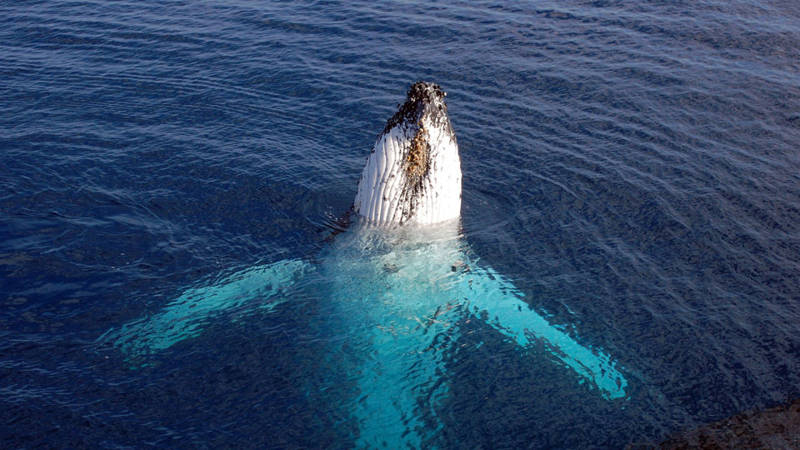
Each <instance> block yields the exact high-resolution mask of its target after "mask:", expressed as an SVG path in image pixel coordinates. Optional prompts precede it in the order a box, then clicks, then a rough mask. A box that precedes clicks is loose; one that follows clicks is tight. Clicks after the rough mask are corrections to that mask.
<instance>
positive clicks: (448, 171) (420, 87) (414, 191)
mask: <svg viewBox="0 0 800 450" xmlns="http://www.w3.org/2000/svg"><path fill="white" fill-rule="evenodd" d="M446 95H447V94H446V93H445V92H444V91H443V90H442V88H441V87H440V86H439V85H438V84H436V83H429V82H424V81H418V82H416V83H414V84H412V85H411V87H410V88H409V89H408V92H407V93H406V99H405V102H404V103H402V104H400V105H398V109H397V111H396V112H395V113H394V114H393V115H392V117H391V118H390V119H389V120H388V121H387V122H386V126H385V127H384V128H383V131H382V132H381V133H380V134H379V135H378V139H377V141H376V143H375V145H374V146H373V148H372V151H371V152H370V155H369V156H368V158H367V164H366V166H365V168H364V171H363V173H362V176H361V180H360V181H359V187H358V193H357V195H356V199H355V201H354V204H353V206H354V211H355V212H356V213H357V214H358V215H359V216H362V217H364V218H365V219H366V221H367V223H370V224H371V225H376V226H389V227H391V226H395V225H403V224H409V223H414V224H418V225H432V224H435V223H441V222H444V221H447V220H453V219H456V218H457V217H458V216H459V215H460V209H461V162H460V158H459V155H458V142H457V141H456V137H455V133H454V132H453V127H452V124H451V123H450V119H449V117H448V114H447V105H446V104H445V101H444V99H445V97H446Z"/></svg>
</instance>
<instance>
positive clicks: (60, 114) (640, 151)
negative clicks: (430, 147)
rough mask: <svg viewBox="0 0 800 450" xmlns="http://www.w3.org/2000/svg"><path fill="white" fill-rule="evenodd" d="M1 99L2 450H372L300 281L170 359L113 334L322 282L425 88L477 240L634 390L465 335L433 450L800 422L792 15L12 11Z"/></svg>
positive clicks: (796, 43)
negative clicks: (440, 107)
mask: <svg viewBox="0 0 800 450" xmlns="http://www.w3.org/2000/svg"><path fill="white" fill-rule="evenodd" d="M0 80H2V81H0V423H2V424H3V426H1V427H0V439H2V442H3V445H2V446H3V447H9V448H29V447H63V448H81V447H90V448H130V447H147V446H157V447H181V448H182V447H186V448H198V447H200V448H203V447H211V448H220V447H223V448H226V447H236V448H319V447H324V448H350V447H352V446H354V445H355V444H356V443H357V442H358V441H357V435H358V431H357V430H358V424H357V423H354V421H355V419H354V418H353V416H352V414H350V413H348V409H347V408H346V407H345V406H346V405H348V404H350V403H352V399H351V397H352V396H353V392H354V391H355V390H356V389H355V388H354V387H353V385H352V383H349V382H348V380H349V375H350V374H349V373H348V371H347V366H346V365H343V366H342V367H337V366H336V365H335V364H333V365H332V364H329V362H330V361H336V360H337V359H338V358H340V357H342V358H344V357H345V356H346V355H344V354H342V355H340V354H338V353H337V352H342V353H344V352H346V351H347V346H346V345H339V346H333V347H331V346H330V345H328V344H329V343H330V341H331V339H334V338H332V337H331V336H330V335H325V334H324V333H321V332H320V331H319V330H320V328H319V326H318V323H319V322H320V321H321V320H324V319H325V315H326V314H327V313H328V312H329V308H330V307H331V306H330V305H329V304H328V303H329V302H330V301H331V300H332V299H331V297H329V296H325V295H321V294H320V293H319V292H318V291H316V290H314V289H306V287H307V286H306V285H304V284H303V281H302V280H301V281H300V282H299V285H297V286H293V287H287V289H286V291H284V292H282V293H281V294H280V295H282V296H283V297H285V300H286V301H284V302H282V303H280V304H277V305H275V306H274V307H268V308H265V307H263V306H264V305H263V304H259V303H258V301H257V299H256V300H255V301H253V302H250V303H247V304H245V305H238V306H237V307H236V308H232V309H229V310H226V311H222V312H219V313H218V314H215V315H211V316H209V317H207V318H204V320H203V321H202V330H198V331H197V332H196V333H193V334H191V336H187V337H186V338H185V339H182V340H180V342H175V343H174V345H170V346H166V347H165V348H163V349H160V350H159V351H154V352H153V353H152V354H150V355H148V356H147V358H146V359H145V360H144V361H131V359H130V357H129V355H126V354H125V352H124V351H123V349H121V348H119V346H115V345H110V344H108V342H107V341H106V340H104V339H103V336H107V333H109V330H118V329H120V327H121V326H123V324H127V323H132V322H135V321H136V320H139V319H141V318H153V317H159V314H161V313H162V312H163V311H164V310H165V308H166V307H167V306H168V305H170V304H171V302H174V300H175V299H177V298H180V296H181V295H182V294H184V293H186V292H194V291H191V290H192V289H202V288H203V286H208V285H214V283H216V282H219V281H220V280H226V279H229V278H226V277H231V276H234V275H235V274H237V273H241V271H247V270H248V268H252V267H254V266H256V267H260V266H261V265H265V264H272V263H275V262H280V261H287V260H289V261H291V260H302V261H306V262H307V263H308V264H309V265H312V266H313V265H315V264H316V263H317V262H318V259H319V256H318V255H321V254H325V253H326V252H329V251H330V248H331V246H332V245H335V242H334V243H333V244H332V243H331V239H330V235H331V230H332V229H335V228H336V227H338V225H337V220H336V219H337V218H338V217H340V216H342V215H343V214H344V213H345V212H346V211H347V210H348V209H349V208H350V206H351V204H352V200H353V198H354V196H355V193H356V184H357V181H358V178H359V176H360V172H361V169H362V167H363V164H364V162H365V160H366V155H367V154H368V152H369V150H370V148H371V146H372V144H373V143H374V140H375V138H376V136H377V135H378V133H379V132H380V131H381V130H382V129H383V126H384V124H385V121H386V120H387V119H388V118H389V117H390V116H391V115H392V113H393V112H394V110H395V109H396V107H397V104H398V103H400V102H401V101H402V100H403V97H404V94H405V91H406V90H407V89H408V86H409V85H410V84H411V83H412V82H414V81H417V80H428V81H434V82H437V83H439V84H440V85H441V86H442V88H443V89H444V90H445V91H447V93H448V96H447V101H448V107H449V112H450V118H451V120H452V122H453V127H454V129H455V132H456V134H457V136H458V142H459V147H460V151H461V159H462V170H463V174H464V189H463V207H462V220H461V229H462V231H461V232H462V234H463V239H464V241H465V242H467V243H468V245H469V246H470V247H471V249H472V252H473V253H474V254H475V255H479V256H480V260H481V262H482V263H484V264H486V265H488V266H491V267H493V268H494V270H496V271H497V272H498V273H502V274H503V276H505V277H506V278H507V279H508V280H509V281H510V282H513V284H514V285H515V286H516V288H518V289H519V290H520V291H521V292H522V293H524V298H525V302H526V303H527V304H528V305H529V307H530V308H531V309H532V310H533V311H535V312H537V313H538V314H540V315H541V316H542V317H545V318H546V319H547V321H548V322H549V323H550V324H552V325H553V326H554V327H556V328H558V329H559V330H561V331H563V333H565V334H567V335H569V336H571V337H572V338H574V339H576V340H577V341H579V342H581V343H583V344H584V345H587V346H590V347H591V348H592V349H594V351H595V353H596V354H599V352H600V351H602V352H603V353H604V354H608V355H613V358H614V360H615V361H616V368H617V370H619V371H620V372H621V373H622V374H623V375H624V377H625V380H626V381H627V385H626V388H625V393H624V396H623V397H621V398H607V396H603V395H600V394H601V392H599V389H598V388H597V386H594V385H593V384H592V383H587V382H585V381H584V380H582V379H581V378H580V377H579V376H577V375H576V372H575V371H574V370H571V369H570V367H568V366H567V365H566V364H564V362H563V361H562V360H560V359H559V358H557V357H556V356H554V354H553V352H551V351H547V349H545V348H544V347H545V345H544V344H542V343H538V344H537V343H536V342H534V343H532V344H531V345H528V346H526V347H525V348H522V349H521V348H519V347H518V346H515V345H513V343H510V342H509V340H508V339H507V338H506V337H504V336H503V335H502V334H501V333H498V332H497V330H495V329H494V328H492V327H490V326H486V324H485V323H482V322H480V321H469V320H462V321H461V322H459V323H458V324H456V325H455V326H457V327H458V329H459V330H460V332H459V333H458V337H457V339H453V341H454V342H453V343H452V345H451V346H449V347H448V350H447V351H446V352H443V353H442V355H441V357H442V360H441V367H442V368H443V370H444V371H446V373H447V377H446V378H447V384H448V388H447V390H446V393H445V395H441V396H440V397H439V398H438V399H437V401H436V403H435V405H433V406H432V407H431V408H432V411H429V412H428V415H427V416H425V415H423V416H422V421H421V425H420V426H429V425H431V423H432V419H431V417H430V416H435V417H436V421H438V422H439V425H441V426H439V427H438V428H437V429H436V430H433V431H431V432H430V435H431V437H430V439H428V440H426V441H425V442H424V445H425V446H429V447H437V448H569V449H578V448H621V447H624V446H626V445H628V444H631V443H647V442H650V443H653V442H659V441H661V440H663V439H665V438H666V437H668V436H669V435H671V434H673V433H676V432H680V431H681V430H686V429H691V428H693V427H696V426H699V425H701V424H704V423H708V422H711V421H715V420H719V419H722V418H725V417H728V416H730V415H733V414H736V413H739V412H742V411H746V410H751V409H759V408H767V407H771V406H775V405H778V404H782V403H785V402H788V401H791V400H793V399H796V398H797V397H800V325H799V324H800V4H798V3H797V2H791V1H758V2H756V1H753V0H745V1H699V2H661V1H646V2H637V3H630V2H615V1H575V0H566V1H562V2H552V1H544V2H531V3H530V4H524V5H519V4H506V3H505V2H463V3H455V2H454V3H444V4H440V3H436V2H398V3H374V2H343V3H338V2H292V3H283V2H274V3H273V2H242V1H222V2H199V1H197V2H187V1H159V2H155V1H126V0H122V1H82V0H76V1H44V2H39V1H20V2H4V3H2V4H0ZM338 238H339V237H338V236H336V237H334V238H333V241H336V240H337V239H338ZM334 340H335V339H334ZM340 343H341V342H340ZM310 386H311V387H314V389H311V388H310ZM423 400H424V399H423ZM389 447H392V445H389Z"/></svg>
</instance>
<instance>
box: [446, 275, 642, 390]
mask: <svg viewBox="0 0 800 450" xmlns="http://www.w3.org/2000/svg"><path fill="white" fill-rule="evenodd" d="M459 288H460V292H459V294H460V295H461V296H462V297H461V298H465V299H466V300H467V301H468V308H469V309H470V311H471V312H473V313H474V314H475V315H476V316H477V317H479V318H482V319H485V320H486V322H487V323H488V324H489V325H491V326H492V327H493V328H495V329H496V330H498V331H499V332H500V333H502V334H503V335H505V336H507V337H509V338H511V339H513V340H514V342H516V343H517V344H518V345H521V346H525V345H528V344H529V343H530V342H532V341H533V340H540V341H543V342H544V343H545V345H546V347H547V349H548V351H549V352H550V353H551V354H553V355H554V356H555V357H556V358H558V359H560V360H561V361H562V362H563V363H564V364H566V365H567V366H568V367H569V368H571V369H572V370H574V371H575V372H576V373H577V374H578V375H580V376H581V377H583V378H585V379H587V380H588V381H590V382H592V383H593V384H594V385H595V386H597V388H598V389H599V390H600V391H601V393H602V395H603V397H605V398H607V399H616V398H623V397H625V395H626V394H625V388H626V387H627V384H628V383H627V381H626V380H625V377H624V376H623V375H622V374H621V373H620V372H619V371H618V370H617V369H616V362H615V361H614V360H613V359H612V358H611V357H610V356H609V355H607V354H605V353H604V352H603V351H602V350H600V349H594V350H592V349H590V348H587V347H584V346H582V345H581V344H579V343H578V342H577V341H576V340H575V339H573V338H572V337H571V336H569V335H568V334H567V333H565V332H564V331H562V330H560V329H558V328H557V327H555V326H553V325H551V324H550V323H549V322H548V321H547V320H546V319H545V318H544V317H542V316H541V315H539V314H538V313H537V312H536V311H534V310H533V309H531V308H530V306H529V305H528V304H527V303H526V302H525V301H524V300H523V297H524V295H523V294H522V293H521V292H520V291H519V290H518V289H517V288H516V287H515V286H514V285H513V284H512V283H511V282H510V281H508V280H506V279H505V278H504V277H503V276H502V275H500V274H499V273H497V272H496V271H495V270H494V269H492V268H489V267H478V266H476V265H472V266H471V267H470V270H469V271H466V272H464V273H463V275H462V276H461V280H460V283H459Z"/></svg>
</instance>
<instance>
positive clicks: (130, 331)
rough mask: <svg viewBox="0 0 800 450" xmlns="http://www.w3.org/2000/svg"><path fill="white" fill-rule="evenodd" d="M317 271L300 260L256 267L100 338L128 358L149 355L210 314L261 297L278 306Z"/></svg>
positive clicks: (198, 327) (191, 331) (194, 331)
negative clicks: (294, 286)
mask: <svg viewBox="0 0 800 450" xmlns="http://www.w3.org/2000/svg"><path fill="white" fill-rule="evenodd" d="M310 270H311V265H310V264H309V263H308V262H306V261H303V260H299V259H286V260H282V261H278V262H275V263H271V264H264V265H258V266H254V267H251V268H248V269H245V270H242V271H239V272H236V273H233V274H231V275H228V276H226V277H224V278H223V279H221V280H220V281H219V282H217V283H214V284H211V285H209V286H203V287H197V288H190V289H187V290H186V291H184V292H183V294H181V295H180V296H179V297H178V298H176V299H175V300H173V301H171V302H170V303H169V304H167V305H166V306H165V307H164V309H163V310H161V311H160V312H158V313H156V314H155V315H153V316H150V317H145V318H141V319H136V320H134V321H132V322H128V323H126V324H124V325H122V326H121V327H119V328H118V329H114V328H112V329H111V330H109V331H107V332H106V333H105V334H103V335H102V336H101V337H100V338H98V342H104V343H111V344H112V345H113V346H115V347H118V348H119V349H121V350H122V351H123V352H124V353H125V354H126V355H127V356H128V357H137V356H145V355H148V354H151V353H154V352H156V351H158V350H164V349H166V348H169V347H171V346H172V345H174V344H176V343H178V342H180V341H183V340H185V339H189V338H192V337H195V336H197V335H199V334H200V333H201V332H202V330H203V327H204V325H205V323H206V321H207V319H208V318H209V317H210V316H212V315H214V314H216V313H220V312H222V311H225V310H229V309H232V308H236V307H239V306H242V305H244V304H246V303H249V302H251V301H253V300H256V299H258V300H259V301H260V304H259V305H258V306H257V307H258V308H262V309H272V308H274V307H275V306H277V305H279V304H280V303H283V302H284V301H286V300H287V298H285V297H282V296H280V295H279V294H280V293H281V292H282V291H283V290H284V289H286V288H288V287H289V286H291V285H292V284H294V282H296V281H297V280H298V279H300V278H301V277H302V276H303V275H305V274H307V273H308V272H309V271H310Z"/></svg>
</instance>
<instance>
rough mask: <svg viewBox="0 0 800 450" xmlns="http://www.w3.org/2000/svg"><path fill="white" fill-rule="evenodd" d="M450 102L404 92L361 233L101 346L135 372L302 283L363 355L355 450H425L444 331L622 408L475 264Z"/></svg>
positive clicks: (518, 298) (375, 170)
mask: <svg viewBox="0 0 800 450" xmlns="http://www.w3.org/2000/svg"><path fill="white" fill-rule="evenodd" d="M444 97H445V94H444V92H443V91H442V90H441V89H440V88H439V86H437V85H435V84H432V83H424V82H418V83H415V84H414V85H412V86H411V89H410V90H409V91H408V94H407V99H406V101H405V103H404V104H403V105H401V107H400V109H399V110H398V112H397V113H396V114H395V115H394V116H393V117H392V118H391V119H389V121H388V123H387V125H386V127H385V129H384V130H383V132H382V133H381V134H380V136H379V138H378V140H377V142H376V144H375V146H374V148H373V150H372V152H371V153H370V155H369V157H368V160H367V164H366V166H365V168H364V171H363V173H362V175H361V179H360V182H359V186H358V193H357V195H356V198H355V201H354V212H355V213H357V214H358V216H360V220H358V221H356V223H354V224H353V225H351V227H350V229H348V230H347V231H346V232H345V233H342V234H340V235H338V236H337V237H336V239H335V240H334V242H333V243H332V244H331V245H330V246H328V248H327V249H326V250H325V251H324V252H323V254H322V255H320V256H319V257H318V258H315V260H316V261H317V262H315V263H314V264H312V263H310V262H309V261H306V260H303V259H287V260H283V261H278V262H275V263H271V264H265V265H260V266H256V267H252V268H250V269H246V270H243V271H240V272H237V273H234V274H232V275H229V276H227V277H225V278H223V279H221V280H219V281H218V282H215V283H212V284H210V285H208V286H204V287H199V288H192V289H187V290H186V291H185V292H184V293H183V294H182V295H180V296H179V297H178V298H177V299H176V300H174V301H172V302H170V303H168V304H167V305H166V306H165V307H164V308H163V309H162V311H161V312H159V313H157V314H155V315H153V316H150V317H147V318H143V319H139V320H135V321H132V322H129V323H127V324H124V325H122V326H121V327H119V328H114V329H111V330H109V331H108V332H106V333H105V334H104V335H103V336H101V337H100V338H99V341H100V342H104V343H111V344H112V345H114V346H115V347H118V348H119V349H120V350H121V351H122V352H123V353H125V355H126V356H127V357H128V358H130V359H132V360H134V359H136V360H141V359H142V358H145V357H146V356H147V355H149V354H152V353H154V352H156V351H159V350H163V349H166V348H168V347H170V346H172V345H174V344H175V343H177V342H180V341H182V340H185V339H189V338H191V337H194V336H197V335H198V334H199V333H201V332H202V329H203V326H204V325H205V324H207V323H209V321H210V320H212V319H213V318H214V317H215V316H216V315H219V314H221V312H222V311H224V310H228V309H232V308H237V307H239V306H242V305H245V304H248V303H255V304H257V305H258V307H260V308H276V307H279V305H281V307H287V308H290V307H291V304H290V303H288V302H287V300H290V299H289V298H288V295H289V294H287V289H289V288H290V287H291V286H292V284H293V283H296V282H297V281H299V280H307V279H309V278H310V279H316V280H318V282H317V284H318V286H317V289H319V292H324V293H325V294H324V296H323V298H324V299H325V300H326V301H330V302H331V306H330V308H331V310H332V311H335V312H336V313H335V317H336V318H335V319H333V318H332V319H331V324H330V329H331V330H332V332H333V333H341V334H342V335H343V336H346V337H347V340H348V344H349V343H350V342H349V341H353V342H354V345H352V346H351V348H358V349H361V351H360V353H359V354H357V355H351V356H352V359H353V360H354V361H355V363H354V364H355V365H353V366H352V367H351V366H348V367H347V369H348V370H352V373H353V377H354V379H355V381H356V384H357V385H358V390H359V396H358V398H357V399H354V401H353V402H352V405H351V411H350V414H352V417H353V419H354V420H355V421H356V423H357V424H358V428H359V431H358V435H357V436H354V437H353V439H354V440H355V445H356V446H357V447H359V448H371V447H383V446H388V447H392V448H396V447H400V446H411V447H414V448H419V447H420V446H421V445H422V443H423V442H425V441H426V440H427V439H429V438H430V437H431V436H432V435H434V434H435V433H436V432H437V430H438V429H439V428H441V427H442V424H441V422H440V421H438V419H434V420H435V421H436V422H437V423H434V424H431V421H430V419H428V420H427V421H426V423H424V424H423V423H421V422H422V419H420V418H419V417H420V414H419V413H420V408H426V406H425V405H426V402H432V403H435V402H437V401H438V400H439V399H440V398H441V396H444V395H446V394H447V392H448V388H447V383H446V382H441V381H442V380H443V374H444V373H445V367H444V364H443V360H442V353H443V352H442V348H443V347H444V348H446V347H447V346H448V345H454V344H455V343H456V342H457V341H458V339H459V336H458V334H457V328H458V327H453V326H451V325H452V324H453V323H456V322H458V321H459V320H463V319H464V318H465V317H472V318H477V319H480V320H482V321H484V322H485V323H486V324H487V325H489V326H490V327H492V328H493V329H495V330H497V331H498V332H499V333H501V334H502V335H504V336H506V337H507V338H509V339H510V340H511V341H512V342H514V343H516V344H517V345H519V346H526V345H528V344H530V343H532V342H538V343H542V344H544V346H545V348H546V349H547V350H548V352H550V353H551V354H552V355H553V356H554V357H555V358H557V359H558V360H560V361H561V362H562V363H563V364H564V365H565V366H566V367H568V368H570V369H571V370H573V371H574V372H575V373H576V374H577V375H578V376H579V377H580V378H581V379H582V381H581V382H583V381H588V382H589V383H591V385H592V386H594V387H595V388H596V389H597V391H598V393H599V394H600V395H601V396H603V397H604V398H606V399H609V400H614V399H620V398H625V396H626V392H625V390H626V388H627V381H626V379H625V377H624V376H623V375H622V373H620V372H619V370H617V367H616V366H617V364H616V362H615V361H614V360H613V359H612V358H611V357H610V356H609V355H607V354H605V353H604V352H603V351H602V350H600V349H597V348H592V347H588V346H585V345H582V344H581V343H579V342H578V341H577V340H575V339H574V338H573V337H571V336H570V335H569V334H568V333H566V332H564V331H562V330H561V329H559V328H558V327H557V326H554V325H551V324H550V323H549V322H548V321H547V319H546V318H544V317H543V316H542V315H540V314H538V313H537V312H536V311H534V310H533V309H532V308H531V307H530V305H529V304H528V302H526V301H525V296H524V294H523V293H522V292H520V291H519V290H518V289H517V288H516V287H515V286H514V285H513V283H512V282H511V281H510V280H508V279H507V278H506V277H504V276H503V275H501V274H499V273H497V272H496V271H495V270H493V269H492V268H491V267H488V266H485V265H481V264H479V262H478V259H477V257H476V256H475V255H474V254H473V252H472V251H471V250H470V248H469V246H468V244H467V243H466V241H465V240H464V239H463V236H462V235H461V234H460V229H459V227H460V225H459V215H460V209H461V167H460V160H459V155H458V145H457V143H456V138H455V134H454V133H453V129H452V125H451V123H450V120H449V118H448V116H447V107H446V105H445V103H444ZM311 274H313V276H310V275H311ZM337 351H344V350H342V349H337ZM334 353H336V352H335V351H332V352H331V354H334ZM334 358H335V356H334ZM430 416H431V414H427V417H430ZM434 417H435V415H434Z"/></svg>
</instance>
